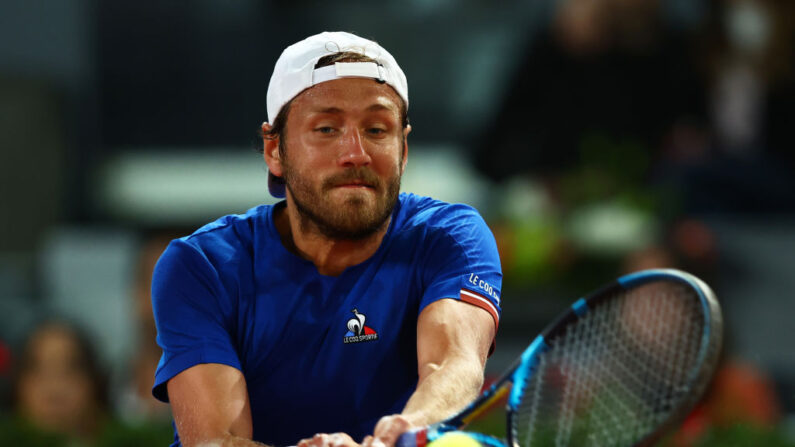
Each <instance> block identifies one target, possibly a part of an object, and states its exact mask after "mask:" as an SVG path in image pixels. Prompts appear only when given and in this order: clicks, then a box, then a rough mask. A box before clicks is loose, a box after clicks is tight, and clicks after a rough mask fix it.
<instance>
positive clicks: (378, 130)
mask: <svg viewBox="0 0 795 447" xmlns="http://www.w3.org/2000/svg"><path fill="white" fill-rule="evenodd" d="M367 133H369V134H371V135H383V134H384V133H386V129H382V128H380V127H370V128H368V129H367Z"/></svg>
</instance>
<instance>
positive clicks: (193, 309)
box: [152, 32, 502, 447]
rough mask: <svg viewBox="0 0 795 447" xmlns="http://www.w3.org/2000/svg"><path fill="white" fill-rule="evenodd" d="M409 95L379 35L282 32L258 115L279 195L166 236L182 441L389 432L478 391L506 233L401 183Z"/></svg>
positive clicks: (168, 371) (157, 390) (161, 326)
mask: <svg viewBox="0 0 795 447" xmlns="http://www.w3.org/2000/svg"><path fill="white" fill-rule="evenodd" d="M408 104H409V98H408V87H407V83H406V77H405V75H404V74H403V71H402V70H401V69H400V67H399V66H398V64H397V62H396V61H395V59H394V58H393V57H392V56H391V55H390V54H389V52H387V51H386V50H385V49H384V48H382V47H381V46H379V45H378V44H376V43H375V42H372V41H369V40H366V39H363V38H360V37H358V36H355V35H352V34H348V33H341V32H335V33H321V34H318V35H315V36H311V37H309V38H307V39H305V40H303V41H300V42H298V43H296V44H294V45H292V46H290V47H288V48H287V49H285V50H284V52H283V53H282V55H281V57H280V58H279V60H278V61H277V62H276V66H275V68H274V71H273V75H272V78H271V81H270V85H269V86H268V94H267V108H268V117H269V118H270V120H271V121H270V122H269V123H265V124H263V125H262V131H263V134H264V145H263V148H264V158H265V161H266V162H267V165H268V168H269V178H268V186H269V190H270V192H271V194H273V195H274V196H276V197H279V198H284V200H282V201H280V202H279V203H277V204H276V205H272V206H270V205H262V206H258V207H256V208H253V209H251V210H249V211H248V212H247V213H245V214H242V215H230V216H226V217H222V218H220V219H218V220H217V221H215V222H213V223H210V224H208V225H206V226H204V227H202V228H200V229H199V230H197V231H196V232H195V233H193V234H192V235H190V236H187V237H183V238H181V239H177V240H174V241H172V242H171V244H170V245H169V247H168V248H167V249H166V251H165V253H164V254H163V255H162V257H161V258H160V260H159V262H158V264H157V267H156V269H155V272H154V277H153V285H152V292H153V304H154V312H155V319H156V322H157V329H158V336H157V340H158V343H159V345H160V346H161V347H162V349H163V356H162V359H161V361H160V364H159V366H158V368H157V372H156V376H155V383H154V388H153V394H154V395H155V397H157V398H158V399H160V400H163V401H166V402H168V401H170V403H171V407H172V410H173V415H174V421H175V428H176V433H177V435H176V436H175V443H174V444H173V445H185V446H194V445H222V446H253V445H262V444H261V443H264V444H266V445H277V446H285V445H294V444H296V443H299V445H301V446H302V447H304V446H332V445H350V446H355V445H358V443H359V442H364V443H365V444H366V445H367V446H370V445H374V446H378V445H380V444H382V443H383V444H385V445H391V444H393V443H394V441H395V439H396V438H397V437H398V435H399V434H400V433H402V432H403V431H404V430H406V429H408V428H410V427H412V426H419V425H425V424H428V423H432V422H435V421H438V420H441V419H443V418H444V417H445V416H448V415H450V414H451V413H453V412H454V411H455V410H457V409H460V408H461V407H463V406H464V405H465V404H466V403H467V402H468V401H469V400H471V399H472V398H473V397H475V396H476V395H477V393H478V391H479V390H480V387H481V386H482V383H483V368H484V365H485V362H486V357H487V355H488V354H489V352H490V348H492V347H493V341H494V336H495V333H496V329H497V325H498V322H499V315H500V287H501V280H502V274H501V271H500V263H499V258H498V255H497V248H496V244H495V241H494V237H493V236H492V234H491V232H490V231H489V229H488V227H487V226H486V224H485V222H484V221H483V219H482V218H481V217H480V216H479V215H478V213H477V212H476V211H475V210H474V209H472V208H470V207H468V206H465V205H451V204H447V203H443V202H440V201H437V200H434V199H431V198H428V197H420V196H417V195H413V194H406V193H400V192H399V190H400V179H401V175H402V174H403V172H404V169H405V167H406V160H407V156H408V146H407V143H406V137H407V136H408V134H409V132H410V130H411V127H410V126H409V124H408V118H407V110H408ZM316 433H320V434H317V435H316ZM180 443H181V444H180Z"/></svg>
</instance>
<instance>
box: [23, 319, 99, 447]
mask: <svg viewBox="0 0 795 447" xmlns="http://www.w3.org/2000/svg"><path fill="white" fill-rule="evenodd" d="M12 393H13V397H12V400H13V403H14V410H15V412H16V415H17V416H18V417H19V418H20V419H21V420H22V421H24V422H26V423H29V424H30V425H31V426H33V427H34V428H37V429H40V430H42V431H45V432H51V433H56V434H60V435H63V436H64V437H66V438H69V439H74V440H75V441H77V442H78V443H83V444H88V443H90V442H93V441H94V440H95V439H96V437H97V435H98V434H99V433H100V431H101V429H102V428H103V424H104V423H105V421H106V419H107V417H108V396H107V389H106V380H105V375H104V373H103V372H102V371H101V369H100V367H99V363H98V360H97V358H96V357H95V355H94V350H93V348H92V346H91V344H90V342H89V339H88V338H87V337H86V336H85V335H84V334H82V333H81V332H80V331H79V330H78V329H77V328H75V327H73V326H70V325H68V324H66V323H63V322H54V321H53V322H46V323H44V324H41V325H39V326H38V327H36V328H35V329H34V330H33V332H32V333H31V335H30V336H29V337H28V339H27V341H26V342H25V345H24V349H23V350H22V352H21V353H20V355H19V364H18V366H17V371H16V374H15V380H14V388H13V390H12Z"/></svg>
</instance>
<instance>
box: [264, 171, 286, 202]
mask: <svg viewBox="0 0 795 447" xmlns="http://www.w3.org/2000/svg"><path fill="white" fill-rule="evenodd" d="M268 191H269V192H270V193H271V195H272V196H273V197H276V198H277V199H283V198H284V196H285V191H284V180H282V179H281V177H276V176H275V175H273V173H271V172H270V171H268Z"/></svg>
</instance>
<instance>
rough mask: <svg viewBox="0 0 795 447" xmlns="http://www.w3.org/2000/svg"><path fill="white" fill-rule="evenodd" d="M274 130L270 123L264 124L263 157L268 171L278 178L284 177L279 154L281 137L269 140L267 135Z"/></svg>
mask: <svg viewBox="0 0 795 447" xmlns="http://www.w3.org/2000/svg"><path fill="white" fill-rule="evenodd" d="M272 128H273V126H271V125H270V124H268V123H262V134H263V138H262V156H263V158H264V159H265V163H266V164H267V165H268V169H269V170H270V171H271V172H272V173H273V175H275V176H277V177H281V176H283V170H282V160H281V154H280V153H279V137H274V138H269V137H268V136H267V133H268V132H269V131H270V130H271V129H272Z"/></svg>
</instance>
